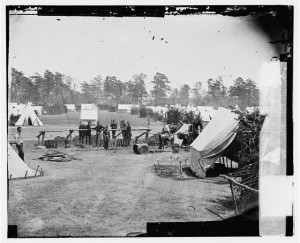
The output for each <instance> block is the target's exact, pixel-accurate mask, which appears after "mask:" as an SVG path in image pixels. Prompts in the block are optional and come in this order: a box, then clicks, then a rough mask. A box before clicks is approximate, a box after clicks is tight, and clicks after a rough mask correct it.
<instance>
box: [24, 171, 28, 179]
mask: <svg viewBox="0 0 300 243" xmlns="http://www.w3.org/2000/svg"><path fill="white" fill-rule="evenodd" d="M27 172H28V170H26V173H25V177H24V179H26V176H27Z"/></svg>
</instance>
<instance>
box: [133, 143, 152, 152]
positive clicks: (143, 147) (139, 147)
mask: <svg viewBox="0 0 300 243" xmlns="http://www.w3.org/2000/svg"><path fill="white" fill-rule="evenodd" d="M132 148H133V152H135V153H136V154H146V153H147V152H148V144H146V143H143V144H134V145H133V147H132Z"/></svg>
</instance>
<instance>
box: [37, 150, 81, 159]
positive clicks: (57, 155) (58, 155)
mask: <svg viewBox="0 0 300 243" xmlns="http://www.w3.org/2000/svg"><path fill="white" fill-rule="evenodd" d="M39 159H41V160H45V161H55V162H68V161H71V160H77V158H75V157H74V156H72V155H68V154H66V153H63V152H60V151H56V150H50V151H47V153H46V154H44V155H43V156H41V157H39Z"/></svg>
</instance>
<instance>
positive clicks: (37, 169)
mask: <svg viewBox="0 0 300 243" xmlns="http://www.w3.org/2000/svg"><path fill="white" fill-rule="evenodd" d="M39 167H40V166H39V165H38V167H37V168H36V171H35V174H34V176H35V177H36V173H37V171H38V169H39Z"/></svg>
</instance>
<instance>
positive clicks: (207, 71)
mask: <svg viewBox="0 0 300 243" xmlns="http://www.w3.org/2000/svg"><path fill="white" fill-rule="evenodd" d="M153 38H154V39H153ZM162 38H163V39H162ZM269 41H270V40H269V39H268V38H267V37H266V36H265V35H264V34H263V33H261V32H260V31H259V30H258V29H257V28H256V27H255V25H254V24H253V21H252V17H242V18H241V17H228V16H221V15H195V16H191V15H190V16H166V17H165V18H150V17H147V18H142V17H126V18H116V17H109V18H102V17H48V16H47V17H43V16H24V15H13V16H10V40H9V67H10V68H11V67H14V68H16V69H18V70H20V71H23V72H24V73H25V75H28V76H30V75H32V74H34V73H36V72H38V73H40V74H41V75H43V73H44V71H45V70H46V69H48V70H50V71H52V72H56V71H58V72H61V73H63V74H65V75H70V76H72V77H74V78H76V79H77V82H78V83H80V82H83V81H90V80H91V79H92V78H93V77H95V76H97V75H101V77H102V78H105V77H106V76H107V75H114V76H116V77H117V78H118V79H120V80H121V81H123V82H126V81H128V80H130V79H131V77H132V75H133V74H136V73H141V72H143V73H145V74H146V75H147V79H146V83H147V84H148V83H150V81H151V80H152V78H153V76H154V75H155V73H156V72H161V73H164V74H165V75H166V76H167V77H168V78H169V80H170V81H171V82H172V85H171V86H172V87H180V86H181V85H182V84H184V83H187V84H189V85H190V86H193V85H194V83H195V82H197V81H201V82H203V83H206V81H207V80H208V79H209V78H217V77H218V76H219V75H222V76H223V77H224V83H225V85H226V86H229V85H231V84H232V80H234V79H235V78H237V77H242V78H244V79H247V78H251V79H253V80H254V81H256V82H258V83H259V77H258V76H259V72H260V68H261V66H262V65H263V63H268V62H270V61H271V57H272V56H273V55H276V53H275V51H274V50H273V49H272V45H271V44H269ZM77 87H79V86H77Z"/></svg>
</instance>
